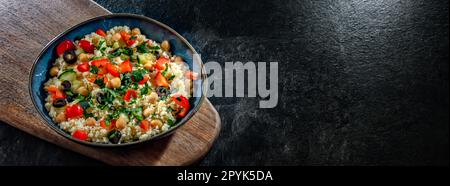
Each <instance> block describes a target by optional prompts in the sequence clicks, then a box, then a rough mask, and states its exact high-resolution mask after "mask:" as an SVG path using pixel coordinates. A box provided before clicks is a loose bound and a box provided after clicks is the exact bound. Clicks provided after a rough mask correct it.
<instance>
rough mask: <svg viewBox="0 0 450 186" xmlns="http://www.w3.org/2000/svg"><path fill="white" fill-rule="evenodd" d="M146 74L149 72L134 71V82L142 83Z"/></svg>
mask: <svg viewBox="0 0 450 186" xmlns="http://www.w3.org/2000/svg"><path fill="white" fill-rule="evenodd" d="M146 73H147V71H146V70H145V69H139V70H135V71H133V72H132V74H133V78H134V81H136V82H139V81H141V80H142V79H143V78H144V76H145V74H146Z"/></svg>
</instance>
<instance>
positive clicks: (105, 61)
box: [91, 59, 109, 67]
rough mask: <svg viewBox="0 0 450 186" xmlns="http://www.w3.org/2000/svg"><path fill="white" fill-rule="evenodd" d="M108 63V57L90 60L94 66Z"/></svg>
mask: <svg viewBox="0 0 450 186" xmlns="http://www.w3.org/2000/svg"><path fill="white" fill-rule="evenodd" d="M108 63H109V60H108V59H97V60H93V61H92V62H91V65H94V66H96V67H101V66H105V65H106V64H108Z"/></svg>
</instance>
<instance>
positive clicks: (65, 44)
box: [56, 39, 75, 56]
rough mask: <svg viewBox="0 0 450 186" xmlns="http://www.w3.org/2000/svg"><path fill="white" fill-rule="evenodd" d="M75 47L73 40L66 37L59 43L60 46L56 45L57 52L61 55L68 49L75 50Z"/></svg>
mask: <svg viewBox="0 0 450 186" xmlns="http://www.w3.org/2000/svg"><path fill="white" fill-rule="evenodd" d="M74 49H75V45H74V44H73V42H72V41H70V40H68V39H66V40H64V41H63V42H61V43H59V45H58V46H56V53H57V54H58V56H61V55H63V54H64V52H65V51H66V50H74Z"/></svg>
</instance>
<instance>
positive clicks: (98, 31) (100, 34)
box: [95, 28, 106, 37]
mask: <svg viewBox="0 0 450 186" xmlns="http://www.w3.org/2000/svg"><path fill="white" fill-rule="evenodd" d="M95 33H97V34H98V35H99V36H102V37H106V33H105V31H104V30H102V29H101V28H99V29H97V30H96V31H95Z"/></svg>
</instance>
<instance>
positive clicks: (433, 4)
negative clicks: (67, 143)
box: [0, 0, 449, 166]
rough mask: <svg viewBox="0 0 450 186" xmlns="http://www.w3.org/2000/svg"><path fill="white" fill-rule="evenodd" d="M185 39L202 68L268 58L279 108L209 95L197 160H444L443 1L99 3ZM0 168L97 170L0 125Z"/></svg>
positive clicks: (445, 40) (88, 161)
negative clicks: (205, 145)
mask: <svg viewBox="0 0 450 186" xmlns="http://www.w3.org/2000/svg"><path fill="white" fill-rule="evenodd" d="M97 2H98V3H99V4H100V5H103V6H104V7H105V8H107V9H109V10H111V11H112V12H128V13H136V14H143V15H146V16H148V17H151V18H154V19H156V20H159V21H161V22H163V23H166V24H167V25H169V26H170V27H172V28H174V29H175V30H177V31H178V32H179V33H180V34H181V35H183V36H184V37H186V39H187V40H189V41H190V42H191V43H192V44H193V46H194V47H195V48H196V49H197V51H198V52H199V53H201V54H202V58H203V60H204V61H217V62H220V63H223V62H227V61H242V62H247V61H267V62H269V61H278V62H279V104H278V106H277V107H276V108H275V109H258V99H256V98H211V99H210V100H211V101H212V103H213V104H214V105H215V107H216V109H217V110H218V111H219V113H220V115H221V119H222V123H223V126H222V131H221V134H220V137H219V139H218V140H217V141H216V143H215V145H214V147H213V148H212V150H211V151H210V153H209V154H208V155H207V156H206V157H205V159H203V160H202V161H201V162H200V165H447V166H448V164H449V153H448V151H449V145H448V142H449V138H448V133H449V128H448V126H449V87H448V85H449V82H448V61H449V58H448V53H449V38H448V35H449V17H448V14H449V12H448V5H449V3H448V0H447V1H446V0H436V1H429V0H409V1H406V0H405V1H400V0H366V1H359V0H348V1H347V0H345V1H344V0H342V1H335V0H327V1H290V0H287V1H256V0H252V1H244V0H227V1H226V0H215V1H193V0H183V1H176V0H169V1H159V0H145V1H126V0H119V1H112V0H97ZM0 164H1V165H78V164H89V165H91V164H101V163H99V162H97V161H94V160H91V159H88V158H86V157H83V156H81V155H78V154H75V153H73V152H70V151H67V150H64V149H62V148H59V147H56V146H54V145H52V144H49V143H47V142H44V141H42V140H38V139H36V138H34V137H32V136H30V135H28V134H25V133H23V132H21V131H18V130H16V129H14V128H12V127H10V126H8V125H6V124H0Z"/></svg>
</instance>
